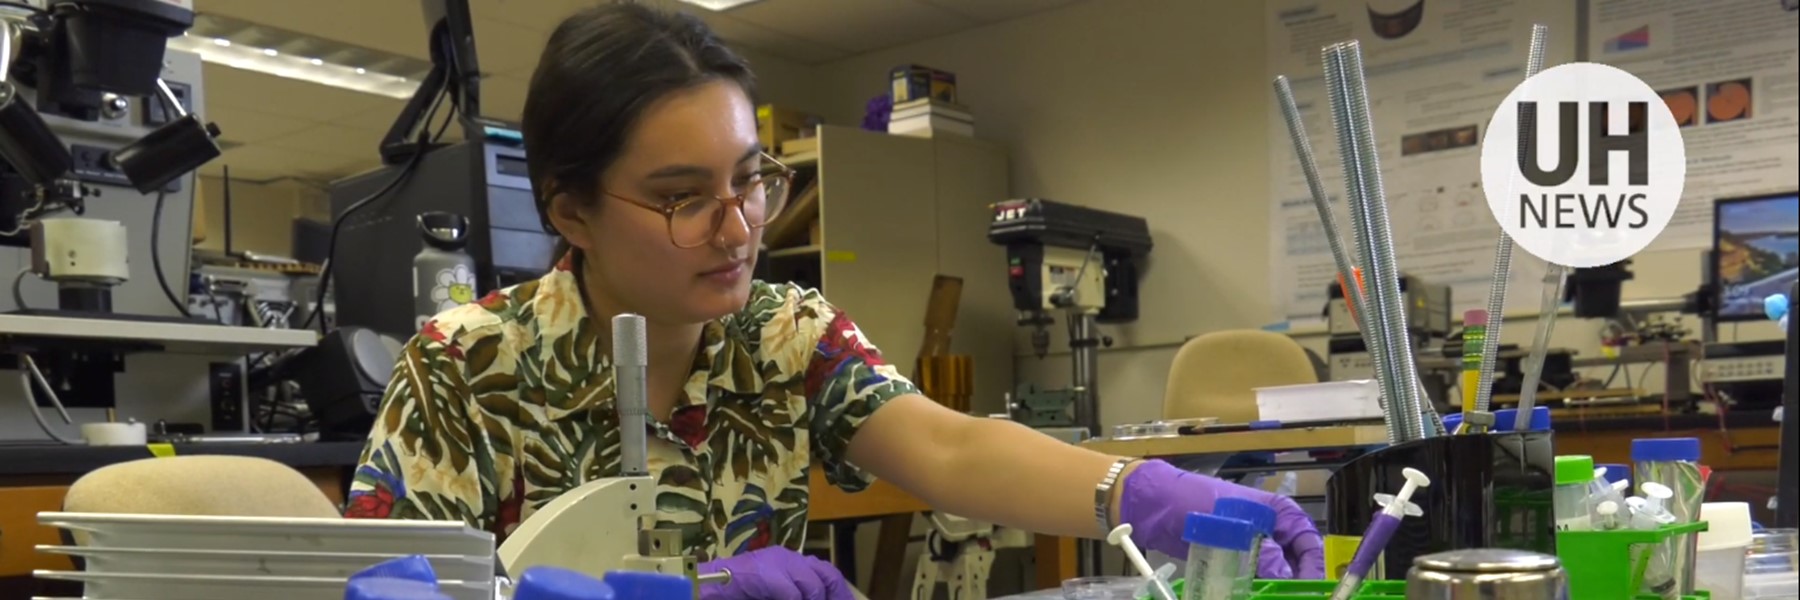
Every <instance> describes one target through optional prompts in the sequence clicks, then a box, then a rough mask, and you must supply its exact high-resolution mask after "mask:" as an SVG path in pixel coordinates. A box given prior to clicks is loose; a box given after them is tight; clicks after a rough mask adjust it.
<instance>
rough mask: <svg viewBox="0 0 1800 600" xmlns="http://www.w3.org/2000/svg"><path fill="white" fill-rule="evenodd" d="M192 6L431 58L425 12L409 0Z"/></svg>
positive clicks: (227, 1)
mask: <svg viewBox="0 0 1800 600" xmlns="http://www.w3.org/2000/svg"><path fill="white" fill-rule="evenodd" d="M194 10H195V11H198V12H206V13H214V14H219V15H224V16H227V17H231V18H234V19H239V20H243V21H251V22H255V23H262V24H265V25H269V26H273V27H280V28H282V29H286V30H289V31H293V32H296V33H302V34H306V35H310V36H313V37H319V38H324V39H328V40H333V41H338V42H343V43H346V44H353V45H357V46H363V47H365V48H373V49H376V50H380V51H383V52H390V53H393V54H403V55H406V56H411V57H414V58H421V59H429V58H431V53H430V48H429V47H427V46H426V43H425V17H424V14H423V13H421V12H420V10H419V3H418V2H409V1H406V0H378V1H368V0H305V1H297V0H195V2H194Z"/></svg>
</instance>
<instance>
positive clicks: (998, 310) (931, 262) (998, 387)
mask: <svg viewBox="0 0 1800 600" xmlns="http://www.w3.org/2000/svg"><path fill="white" fill-rule="evenodd" d="M816 137H817V138H818V140H817V143H816V147H815V149H812V150H807V151H804V152H800V153H796V154H794V155H791V156H789V157H786V158H785V159H784V160H785V161H787V162H788V163H789V166H791V167H794V168H795V169H796V170H798V171H800V175H799V176H798V177H797V178H796V188H795V192H794V193H795V198H796V203H795V206H794V208H795V209H798V208H800V206H801V204H800V202H801V198H802V197H804V196H805V195H806V194H807V191H808V190H807V188H808V187H809V186H811V185H815V184H816V185H817V186H818V190H817V193H818V198H817V213H818V220H819V235H818V237H817V240H816V243H815V240H813V239H810V238H809V237H807V236H797V237H798V238H799V239H797V240H791V241H790V240H771V241H770V243H771V248H770V249H769V250H767V251H766V252H765V253H764V254H763V256H762V258H761V260H760V261H759V267H758V271H759V276H760V277H762V278H764V279H766V280H769V281H793V282H796V283H801V284H804V285H809V286H814V287H818V288H819V289H820V290H821V291H823V292H824V293H825V296H826V297H827V298H829V299H830V300H831V302H832V303H833V304H835V305H837V306H838V307H840V308H842V309H843V310H845V311H846V312H848V313H849V314H850V316H851V318H853V319H855V320H856V323H857V325H858V326H860V327H861V328H862V330H863V333H864V335H866V336H867V337H868V338H869V340H870V341H871V342H873V343H874V344H875V345H876V346H877V347H878V348H880V349H881V353H882V355H883V356H884V357H887V359H888V360H889V361H892V362H894V363H895V364H896V366H898V367H899V368H900V370H901V372H903V373H909V374H910V373H912V372H913V365H912V364H910V363H911V361H912V360H913V357H914V356H916V355H917V354H918V350H919V345H920V344H921V343H922V341H923V339H924V319H925V305H926V301H927V299H928V296H929V294H930V291H931V283H932V279H933V278H934V277H935V276H937V275H939V274H945V275H954V276H958V277H961V278H962V279H963V291H962V300H961V302H960V305H959V308H958V315H957V326H956V330H955V333H954V337H953V339H952V347H951V351H952V352H954V353H956V354H966V355H969V356H970V357H971V358H972V360H973V365H974V372H975V386H974V398H973V400H972V402H971V407H972V408H973V409H974V412H975V413H977V414H985V413H992V412H999V411H1001V410H1002V406H1003V404H1002V397H1003V396H1004V394H1005V393H1006V392H1007V391H1008V390H1010V389H1011V387H1012V380H1013V365H1012V354H1013V352H1012V340H1013V329H1014V327H1015V326H1014V324H1013V323H1014V316H1013V311H1012V301H1011V300H1010V298H1009V297H1008V295H1007V290H1006V253H1005V249H1004V248H1002V247H1000V246H997V245H994V244H993V243H990V242H988V239H987V226H988V222H989V221H990V220H991V219H992V213H991V211H990V209H989V206H990V205H991V204H993V203H995V202H999V201H1001V200H1005V199H1007V197H1008V194H1007V189H1008V185H1007V157H1006V153H1005V152H1004V151H1003V150H1001V148H1000V147H999V146H996V145H994V144H990V143H987V142H983V141H981V140H977V139H973V138H968V137H962V136H955V135H948V134H940V135H939V136H937V137H935V138H919V137H908V136H899V135H889V134H885V133H876V132H870V131H863V130H861V129H857V128H853V127H842V126H830V125H826V126H821V127H819V128H818V131H817V133H816ZM784 241H785V242H786V243H785V244H784V243H783V242H784Z"/></svg>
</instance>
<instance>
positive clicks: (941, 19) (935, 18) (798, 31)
mask: <svg viewBox="0 0 1800 600" xmlns="http://www.w3.org/2000/svg"><path fill="white" fill-rule="evenodd" d="M729 14H730V16H731V18H733V19H738V20H741V21H745V22H748V23H751V24H755V25H761V26H763V27H766V28H769V29H773V30H775V31H779V32H782V33H786V34H789V35H792V36H794V37H799V38H802V39H806V40H813V41H816V42H819V43H822V44H825V45H828V46H832V47H836V48H843V49H845V50H850V51H852V52H868V51H871V50H877V49H880V48H886V47H889V46H895V45H899V44H902V43H905V42H909V41H913V40H920V39H925V38H931V37H937V36H941V35H947V34H950V33H955V32H957V31H961V30H963V29H966V28H968V27H970V26H973V25H976V24H977V22H976V21H974V20H973V19H970V18H969V17H965V16H963V15H961V14H958V13H954V12H951V11H948V10H944V9H942V8H939V7H936V6H933V5H929V4H924V3H920V2H915V1H913V0H904V1H900V0H781V1H765V2H757V3H754V4H749V5H745V6H743V7H741V8H737V9H733V10H732V11H731V12H730V13H729Z"/></svg>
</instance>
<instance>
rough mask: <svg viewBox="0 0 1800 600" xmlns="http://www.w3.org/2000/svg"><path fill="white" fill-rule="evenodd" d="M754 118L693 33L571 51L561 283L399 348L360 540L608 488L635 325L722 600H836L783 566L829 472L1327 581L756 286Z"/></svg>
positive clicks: (665, 435) (559, 208) (530, 135)
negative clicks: (941, 388) (920, 383)
mask: <svg viewBox="0 0 1800 600" xmlns="http://www.w3.org/2000/svg"><path fill="white" fill-rule="evenodd" d="M754 97H755V86H754V78H753V76H752V75H751V70H750V66H749V65H748V64H746V63H745V61H744V60H743V59H741V58H739V57H738V56H737V55H735V54H733V53H732V51H731V50H729V49H728V48H726V47H725V45H724V44H723V43H721V42H720V41H719V40H718V39H717V38H715V37H714V36H713V34H712V33H711V32H710V31H708V29H707V28H706V26H705V25H703V24H702V23H701V22H700V21H698V20H697V19H694V18H692V17H688V16H681V15H675V14H666V13H662V12H657V11H655V10H653V9H649V8H645V7H642V6H638V5H633V4H628V3H620V4H607V5H603V6H599V7H595V8H591V9H588V10H586V11H584V12H582V13H580V14H577V15H575V16H572V17H570V18H569V19H568V20H566V21H565V22H563V23H562V24H561V25H560V26H559V27H557V29H556V30H555V32H554V33H553V34H552V35H551V37H550V40H549V43H548V46H547V47H546V48H545V49H544V53H543V56H542V58H541V60H540V62H539V64H538V67H537V72H536V74H535V75H534V76H533V77H532V80H531V88H530V91H529V96H528V97H527V100H526V103H525V110H524V123H523V133H524V138H525V148H526V158H527V161H528V162H529V171H530V176H531V180H532V182H533V185H534V189H535V194H536V200H537V208H538V213H539V216H540V217H541V218H542V220H543V221H544V224H545V226H546V228H548V230H549V231H552V232H555V233H557V234H558V235H560V236H561V238H562V241H563V245H564V246H565V247H566V249H565V250H564V251H562V252H561V256H562V259H561V261H560V262H558V263H557V264H556V266H555V268H554V269H553V270H552V272H551V273H550V274H548V275H545V276H544V277H543V278H541V279H539V280H537V281H533V282H529V283H525V284H522V285H519V286H516V287H512V288H508V289H505V290H501V291H498V292H496V293H494V294H491V295H489V296H488V297H486V298H484V299H482V300H481V301H479V302H477V303H475V304H470V305H466V306H463V307H460V308H457V309H453V310H450V311H446V312H445V313H443V314H440V315H438V316H437V318H436V319H435V320H433V321H431V322H429V323H427V324H426V325H425V326H424V328H423V330H422V331H420V332H419V334H418V335H417V336H415V337H414V338H413V339H412V340H411V341H410V342H409V343H408V344H407V346H406V348H405V351H404V352H403V354H402V357H401V359H400V361H399V365H398V366H397V367H396V369H395V372H394V377H393V380H392V381H391V383H390V384H389V386H388V388H387V392H386V397H385V399H384V400H383V403H382V407H381V409H380V414H379V416H378V417H377V419H376V422H375V427H374V430H373V431H372V432H371V434H370V438H369V442H368V447H367V449H366V450H365V451H364V454H363V461H362V465H361V467H360V469H359V470H358V472H357V476H356V481H355V483H354V486H353V488H352V491H351V497H350V501H349V506H348V509H347V511H346V515H347V516H350V517H364V518H412V519H450V520H462V521H466V522H468V523H470V524H472V525H473V526H476V527H481V528H485V529H489V530H492V531H494V532H495V533H496V534H498V535H501V536H504V535H505V534H506V533H507V532H508V531H510V530H511V529H512V528H513V527H515V526H517V525H518V523H519V522H520V521H521V520H522V519H526V518H529V517H530V516H531V514H532V511H533V510H534V509H535V508H537V507H539V506H542V505H543V504H545V503H547V502H549V501H550V500H551V499H553V498H554V497H555V496H556V495H557V494H560V493H563V492H565V491H568V490H571V489H573V488H575V487H577V486H579V485H581V484H582V483H583V482H585V481H589V480H592V479H594V478H599V477H606V476H611V475H615V474H617V472H618V469H619V453H618V433H617V431H618V419H617V415H616V413H615V410H614V407H613V385H612V376H611V364H610V362H609V360H610V358H609V357H610V349H609V347H608V346H609V345H610V340H611V332H610V331H608V330H609V328H610V319H611V317H612V316H613V315H617V314H620V313H636V314H640V315H643V316H644V317H645V319H646V320H647V322H648V327H649V331H648V351H649V365H650V366H649V371H648V382H647V384H646V387H647V388H648V391H649V396H650V412H651V417H652V420H653V422H652V423H651V424H650V425H649V428H650V435H649V438H650V449H649V457H650V466H651V471H652V473H653V475H654V476H655V477H656V478H657V482H658V483H657V490H656V494H657V507H656V508H657V515H658V519H659V521H660V522H661V526H663V527H669V528H674V529H679V530H680V531H681V532H682V533H683V536H684V543H685V545H686V550H687V551H688V552H691V553H693V554H694V555H695V556H696V557H698V559H699V560H701V561H704V566H703V569H702V570H703V571H704V572H712V571H718V570H726V569H728V570H730V571H731V572H732V575H733V577H732V583H731V584H729V585H727V586H715V587H713V588H712V589H710V590H708V591H707V595H708V596H709V597H717V598H761V597H787V596H793V597H827V598H837V597H845V596H843V595H842V594H844V593H845V591H846V590H847V589H848V588H847V587H846V586H845V584H844V582H843V578H842V577H841V575H839V574H838V573H837V572H836V571H834V570H833V569H832V568H831V567H830V566H829V565H825V564H822V563H819V562H817V561H814V560H812V559H808V558H806V557H803V556H802V555H800V554H798V553H797V552H796V551H795V550H794V549H797V548H799V547H800V543H801V536H802V535H803V532H804V531H805V525H806V513H807V495H808V485H807V484H808V469H809V467H811V466H812V465H813V464H815V463H817V464H819V465H821V466H822V468H823V469H824V472H825V474H826V476H827V479H828V480H829V481H830V483H832V484H833V485H836V486H838V487H840V488H843V489H845V490H848V491H856V490H860V489H862V488H864V487H866V486H867V485H868V484H869V483H870V481H871V480H872V478H873V477H881V478H884V479H886V480H888V481H890V482H892V483H893V484H894V485H895V486H898V487H899V488H900V489H903V490H905V491H906V492H908V493H910V494H913V495H915V496H917V497H918V498H920V499H922V500H924V501H926V502H927V503H929V504H930V505H931V506H932V507H934V508H936V509H939V510H943V511H946V512H950V513H954V514H957V515H962V516H965V517H969V518H972V519H979V520H983V521H990V522H994V523H997V524H1000V525H1004V526H1007V527H1014V528H1019V529H1024V530H1028V531H1034V532H1040V533H1046V534H1053V535H1062V536H1080V537H1088V538H1097V537H1101V536H1104V535H1105V533H1106V532H1107V531H1108V530H1109V529H1110V528H1112V527H1113V526H1116V525H1117V524H1119V523H1130V524H1131V525H1132V526H1133V527H1134V530H1135V533H1134V535H1133V538H1134V539H1135V540H1136V541H1137V542H1138V543H1139V544H1140V545H1143V546H1145V547H1148V548H1151V549H1155V550H1159V551H1162V552H1164V553H1166V554H1169V555H1171V556H1175V557H1183V556H1185V555H1186V544H1185V543H1183V542H1182V541H1181V539H1180V536H1181V530H1182V527H1183V524H1184V519H1185V516H1186V515H1187V514H1188V513H1189V512H1192V511H1210V509H1211V507H1212V505H1213V503H1214V501H1215V500H1216V499H1218V498H1222V497H1242V498H1249V499H1253V500H1255V501H1257V502H1261V503H1264V504H1266V505H1268V506H1270V507H1272V508H1274V509H1275V510H1276V511H1277V513H1278V515H1279V523H1278V525H1277V528H1276V529H1277V531H1276V533H1275V535H1274V536H1273V540H1272V542H1271V543H1270V544H1268V545H1267V546H1266V547H1265V548H1264V551H1263V553H1262V556H1263V564H1262V565H1261V566H1260V570H1261V573H1262V575H1263V576H1265V577H1291V576H1294V575H1296V574H1297V575H1298V576H1300V577H1307V578H1320V577H1322V576H1323V575H1324V572H1323V547H1322V544H1321V540H1320V537H1319V534H1318V531H1317V530H1316V529H1315V528H1314V526H1313V524H1312V522H1311V520H1310V519H1308V518H1307V516H1306V514H1305V513H1304V512H1302V511H1301V509H1300V508H1299V507H1298V506H1297V505H1296V504H1295V503H1294V502H1293V501H1292V500H1291V499H1288V498H1283V497H1279V496H1276V495H1273V494H1268V493H1265V492H1261V491H1258V490H1254V489H1250V488H1247V487H1243V486H1238V485H1235V484H1232V483H1228V482H1225V481H1221V480H1218V479H1214V478H1210V477H1205V476H1201V475H1197V474H1192V473H1186V472H1183V471H1181V470H1179V469H1176V468H1174V467H1171V466H1170V465H1168V464H1166V463H1163V462H1160V461H1138V460H1131V459H1125V458H1120V457H1116V456H1107V455H1104V454H1100V453H1096V452H1092V451H1089V450H1085V449H1082V448H1079V447H1076V446H1071V445H1069V444H1065V443H1063V442H1060V441H1057V440H1055V439H1052V438H1050V437H1047V436H1044V435H1041V434H1039V433H1037V432H1035V431H1032V430H1031V429H1029V428H1026V427H1024V426H1021V425H1018V424H1016V423H1012V422H1008V421H1003V420H996V419H984V418H976V417H971V416H968V415H963V414H959V413H956V412H953V411H950V410H948V409H945V408H943V407H942V406H940V405H938V404H937V403H935V402H933V401H932V400H931V399H929V398H926V397H925V396H923V395H920V393H919V390H918V388H916V387H914V386H913V384H912V383H911V382H909V381H907V380H906V379H905V378H904V377H902V376H901V375H900V374H899V373H898V372H897V371H896V370H895V369H894V368H893V367H892V366H890V365H888V364H887V363H886V362H884V361H883V359H882V357H881V354H880V353H879V352H878V351H877V350H876V348H875V346H874V345H873V344H871V343H870V342H869V340H867V339H865V338H864V337H863V335H862V333H861V331H860V330H858V329H857V327H856V324H855V323H854V322H852V321H851V320H850V316H849V315H847V314H845V313H844V311H842V310H839V309H838V308H836V307H834V306H832V305H831V303H829V302H827V301H826V299H825V298H824V297H822V296H820V295H819V293H818V292H817V291H814V290H810V289H802V288H799V287H796V286H792V285H786V284H771V283H764V282H761V281H756V280H753V279H752V278H751V276H750V274H751V270H752V267H753V266H754V262H755V260H756V249H757V246H758V243H759V241H760V238H761V235H762V231H763V228H762V226H763V225H765V224H767V223H768V222H769V221H770V220H771V219H773V218H774V217H775V216H776V215H777V214H778V213H780V211H781V209H782V208H783V207H784V206H785V205H786V203H787V200H788V199H789V196H790V193H791V192H792V190H791V189H790V186H789V182H790V181H791V177H790V175H791V173H790V171H788V169H787V168H786V167H784V166H783V165H782V164H781V163H780V162H778V161H776V160H775V159H774V158H772V157H770V156H769V155H768V153H767V149H765V148H763V147H762V146H761V145H760V144H759V143H758V137H757V130H756V119H755V115H754V108H753V107H754V104H753V99H754Z"/></svg>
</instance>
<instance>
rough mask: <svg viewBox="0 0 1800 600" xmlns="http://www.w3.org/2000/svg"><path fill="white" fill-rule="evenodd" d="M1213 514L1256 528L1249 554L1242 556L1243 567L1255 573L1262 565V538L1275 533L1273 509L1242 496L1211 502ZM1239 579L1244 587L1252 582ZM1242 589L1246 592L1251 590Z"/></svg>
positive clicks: (1247, 579)
mask: <svg viewBox="0 0 1800 600" xmlns="http://www.w3.org/2000/svg"><path fill="white" fill-rule="evenodd" d="M1213 514H1215V515H1218V516H1221V517H1225V518H1227V519H1237V520H1239V521H1244V522H1246V523H1249V524H1250V526H1251V527H1254V528H1256V539H1254V540H1252V541H1251V543H1250V554H1248V555H1246V556H1245V557H1244V561H1245V563H1244V568H1245V569H1248V572H1249V573H1257V572H1258V569H1259V567H1261V566H1262V542H1263V539H1264V538H1267V537H1270V536H1273V535H1275V509H1273V508H1269V507H1268V506H1267V505H1264V504H1262V503H1260V502H1255V501H1252V500H1246V499H1243V498H1220V499H1219V501H1218V502H1215V503H1213ZM1239 580H1240V581H1242V582H1243V583H1244V585H1245V587H1246V588H1248V587H1250V584H1251V583H1252V581H1251V580H1250V579H1249V578H1239ZM1243 591H1244V592H1245V593H1248V592H1250V591H1251V590H1249V589H1245V590H1243Z"/></svg>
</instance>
